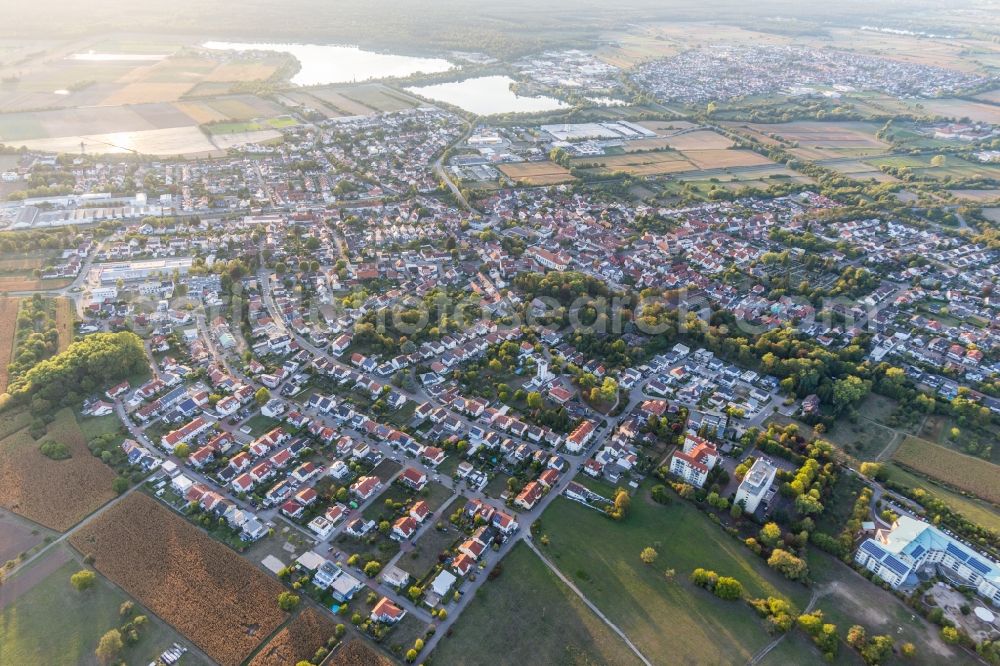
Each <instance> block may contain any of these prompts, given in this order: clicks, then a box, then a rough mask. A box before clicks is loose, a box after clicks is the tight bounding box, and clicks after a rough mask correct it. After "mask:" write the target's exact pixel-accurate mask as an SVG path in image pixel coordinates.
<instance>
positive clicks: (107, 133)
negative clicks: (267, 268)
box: [0, 95, 294, 290]
mask: <svg viewBox="0 0 1000 666" xmlns="http://www.w3.org/2000/svg"><path fill="white" fill-rule="evenodd" d="M286 113H287V111H286V109H284V108H283V107H281V106H280V105H278V104H276V103H274V102H271V101H269V100H265V99H263V98H260V97H256V96H254V95H227V96H224V97H214V98H208V99H198V100H189V101H184V102H176V103H166V102H161V103H149V104H130V105H120V106H103V107H86V108H77V109H51V110H47V111H39V112H23V113H7V114H3V115H0V143H6V144H8V145H12V146H22V145H23V146H27V147H28V148H31V149H34V150H48V151H53V152H67V151H70V152H76V151H78V150H79V149H80V144H81V142H82V143H83V144H84V150H86V151H88V152H95V153H112V154H113V153H123V152H132V151H136V152H140V153H144V154H150V155H175V154H177V155H199V154H209V153H213V152H216V151H218V150H219V149H218V148H217V147H216V146H215V145H214V144H213V143H212V142H211V141H210V140H209V139H208V137H206V136H205V135H204V134H203V133H202V132H201V131H200V130H199V129H198V128H199V126H200V125H204V124H206V123H213V124H221V123H245V122H249V121H257V124H259V125H261V126H262V127H263V128H264V129H274V128H275V127H281V126H285V125H286V124H287V123H288V121H290V120H291V119H288V118H286V119H285V120H282V118H281V117H282V116H285V114H286ZM293 122H294V121H293ZM210 126H211V125H210ZM241 131H247V130H241ZM32 288H38V287H31V286H23V285H20V286H10V287H9V288H8V290H14V289H32Z"/></svg>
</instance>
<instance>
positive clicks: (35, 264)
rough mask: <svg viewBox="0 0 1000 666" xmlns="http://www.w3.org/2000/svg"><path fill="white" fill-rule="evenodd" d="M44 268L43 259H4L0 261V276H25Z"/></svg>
mask: <svg viewBox="0 0 1000 666" xmlns="http://www.w3.org/2000/svg"><path fill="white" fill-rule="evenodd" d="M43 266H45V257H5V258H3V259H0V274H3V275H26V274H30V273H31V272H32V271H34V270H36V269H39V268H42V267H43Z"/></svg>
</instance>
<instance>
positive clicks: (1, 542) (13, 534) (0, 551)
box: [0, 510, 55, 575]
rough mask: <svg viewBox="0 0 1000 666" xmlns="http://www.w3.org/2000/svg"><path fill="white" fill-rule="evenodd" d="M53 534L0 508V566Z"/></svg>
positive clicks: (23, 554) (24, 553)
mask: <svg viewBox="0 0 1000 666" xmlns="http://www.w3.org/2000/svg"><path fill="white" fill-rule="evenodd" d="M54 534H55V533H54V532H52V531H50V530H47V529H44V528H42V527H40V526H38V525H36V524H35V523H32V522H31V521H28V520H25V519H24V518H21V517H20V516H18V515H15V514H13V513H9V512H7V511H2V510H0V567H3V565H4V564H5V563H8V562H11V561H16V560H17V559H18V558H20V557H22V556H25V555H27V554H29V553H31V552H32V551H34V549H35V548H37V547H38V546H40V545H41V544H42V543H43V542H44V541H45V539H46V538H51V537H52V536H53V535H54ZM2 571H3V569H2V568H0V572H2ZM0 575H2V574H0Z"/></svg>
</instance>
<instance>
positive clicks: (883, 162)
mask: <svg viewBox="0 0 1000 666" xmlns="http://www.w3.org/2000/svg"><path fill="white" fill-rule="evenodd" d="M942 157H944V159H943V161H942V163H941V164H937V165H935V164H933V163H932V160H934V159H935V156H934V155H889V156H886V157H874V158H869V159H865V160H863V163H864V164H868V165H870V166H872V167H874V168H875V169H879V168H880V167H883V166H889V167H894V168H897V169H898V168H903V167H905V168H906V169H909V170H910V171H912V172H913V173H914V175H916V176H918V177H920V178H945V177H947V176H951V177H952V178H1000V167H998V166H995V165H990V164H981V163H977V162H969V161H968V160H964V159H962V158H960V157H955V156H953V155H948V156H942ZM834 168H836V169H837V170H838V171H839V170H841V169H840V166H839V165H837V166H835V167H834Z"/></svg>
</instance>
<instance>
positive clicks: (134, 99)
mask: <svg viewBox="0 0 1000 666" xmlns="http://www.w3.org/2000/svg"><path fill="white" fill-rule="evenodd" d="M147 37H149V39H148V40H146V39H135V40H128V41H120V40H113V39H112V40H97V41H93V40H92V41H90V42H89V43H88V42H86V41H82V42H78V43H76V44H66V45H63V46H62V47H61V48H59V49H58V50H53V51H52V52H50V53H48V54H45V53H43V54H41V55H40V57H36V58H29V60H28V61H27V62H25V63H24V64H23V65H22V66H21V68H20V69H19V71H18V78H17V79H16V80H11V81H5V82H4V85H3V87H2V88H0V111H7V112H18V111H30V110H32V109H52V108H74V107H84V106H104V107H113V106H122V105H130V104H149V103H156V102H175V101H177V100H178V99H181V98H182V97H184V96H188V95H191V94H192V93H194V92H195V89H196V88H200V87H201V86H210V85H216V86H218V89H217V90H216V92H217V93H226V92H229V91H230V90H232V89H233V88H234V87H237V86H239V85H240V84H245V83H249V82H254V81H267V80H272V79H276V78H281V77H282V76H284V74H285V73H290V72H291V71H292V69H291V65H292V60H291V58H290V56H287V55H286V54H281V53H268V54H264V55H259V54H254V55H246V56H243V55H238V54H233V53H225V54H222V53H216V52H212V51H205V50H202V49H191V48H187V45H186V44H185V43H184V41H183V40H178V39H169V38H168V39H164V38H162V37H158V36H147ZM87 51H95V52H97V53H102V54H107V55H108V56H111V57H109V58H102V59H88V58H86V57H85V56H84V57H80V56H79V54H85V53H86V52H87ZM116 56H117V57H116Z"/></svg>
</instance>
